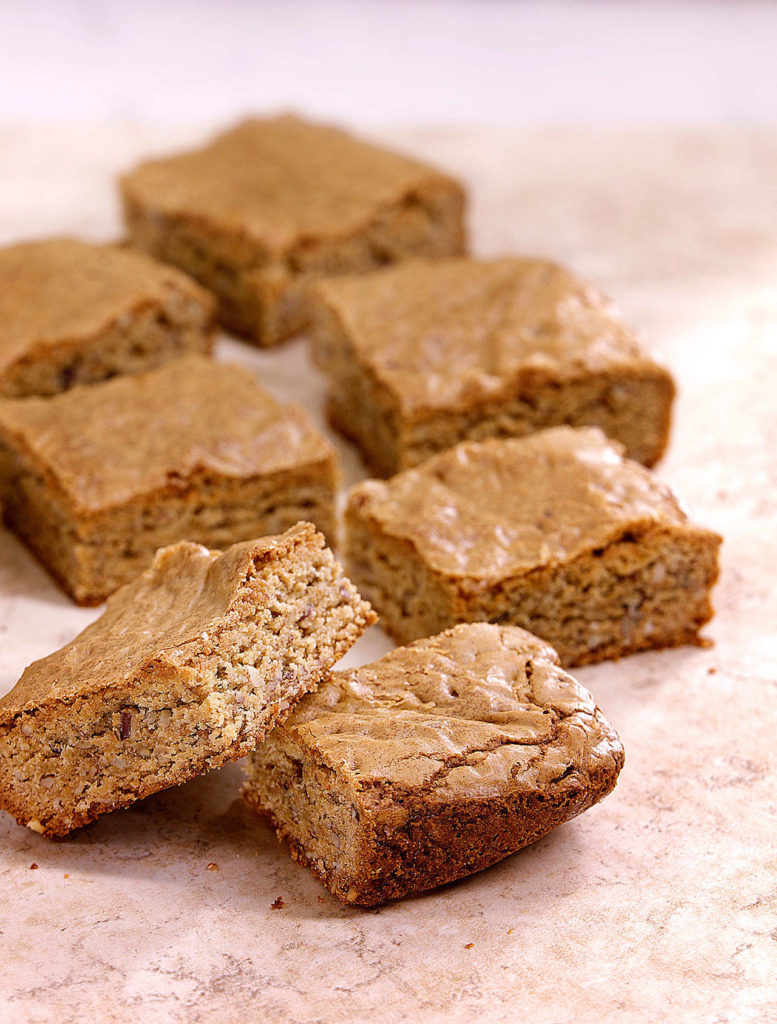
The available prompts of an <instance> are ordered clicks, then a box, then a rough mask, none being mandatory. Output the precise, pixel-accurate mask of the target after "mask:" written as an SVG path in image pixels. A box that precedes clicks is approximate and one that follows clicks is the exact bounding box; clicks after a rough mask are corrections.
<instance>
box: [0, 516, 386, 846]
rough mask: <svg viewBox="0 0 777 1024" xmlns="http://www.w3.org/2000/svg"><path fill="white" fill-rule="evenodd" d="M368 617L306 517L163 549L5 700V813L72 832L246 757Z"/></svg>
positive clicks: (1, 752) (1, 720)
mask: <svg viewBox="0 0 777 1024" xmlns="http://www.w3.org/2000/svg"><path fill="white" fill-rule="evenodd" d="M373 619H374V616H373V615H372V612H371V611H370V609H369V606H368V605H367V604H366V603H365V602H364V601H362V600H361V599H360V598H359V595H358V594H357V593H356V591H355V590H354V588H353V586H352V585H351V584H350V583H349V581H348V580H347V579H346V578H345V577H344V576H343V574H342V571H341V569H340V566H339V565H338V564H337V562H335V561H334V559H333V557H332V553H331V552H330V551H329V549H328V548H327V547H326V546H325V542H324V538H323V537H322V536H321V535H320V534H319V533H317V532H316V531H315V530H314V528H313V527H312V526H311V525H310V524H309V523H300V524H299V525H297V526H296V527H293V528H292V529H291V530H289V531H287V532H286V533H285V534H283V535H282V536H279V537H265V538H263V539H261V540H257V541H246V542H243V543H240V544H236V545H234V546H233V547H231V548H230V549H229V550H228V551H226V552H224V553H220V552H218V551H209V550H207V548H204V547H201V546H199V545H197V544H191V543H189V542H181V543H178V544H175V545H173V546H172V547H169V548H165V549H163V550H161V551H159V552H158V553H157V555H156V557H155V559H154V562H153V565H152V566H151V568H150V569H149V570H148V571H147V572H145V573H144V574H143V575H141V576H140V577H138V578H137V579H136V580H135V581H134V582H133V583H131V584H129V585H128V586H126V587H124V588H123V589H121V590H120V591H119V592H118V593H116V594H114V596H113V597H112V598H111V599H110V600H109V601H108V604H107V607H106V609H105V612H104V613H103V615H102V616H101V617H100V618H99V619H98V620H97V621H96V622H95V623H93V624H92V625H91V626H89V627H87V629H85V630H84V632H83V633H81V634H80V636H78V637H76V638H75V640H73V641H72V642H71V643H69V644H68V645H67V646H66V647H63V648H62V649H61V650H59V651H57V652H56V653H54V654H51V655H49V656H48V657H47V658H43V659H42V660H41V661H36V662H34V663H33V664H32V665H30V666H29V668H27V669H25V671H24V674H23V675H22V677H21V679H20V680H19V682H18V683H17V685H16V687H15V688H14V689H13V690H12V691H11V692H10V693H9V694H7V695H6V696H5V697H2V698H0V807H2V808H3V809H4V810H6V811H9V812H10V813H11V814H13V815H14V816H15V817H16V818H17V820H18V821H19V823H20V824H23V825H27V826H28V827H29V828H31V829H33V830H34V831H36V832H40V833H43V834H44V835H65V834H66V833H67V832H70V831H71V830H72V829H74V828H77V827H79V826H80V825H84V824H86V823H87V822H89V821H92V820H94V819H95V818H96V817H98V815H100V814H105V813H106V812H108V811H113V810H116V809H117V808H119V807H126V806H127V805H128V804H131V803H133V802H134V801H135V800H139V799H140V798H142V797H144V796H148V795H149V794H150V793H155V792H157V790H160V789H165V788H167V787H169V786H175V785H177V784H178V783H181V782H185V781H186V780H187V779H190V778H192V777H193V776H194V775H197V774H199V773H200V772H203V771H206V770H208V769H210V768H216V767H218V766H219V765H221V764H223V763H224V762H226V761H234V760H236V759H237V758H239V757H242V756H243V755H244V754H247V753H248V751H249V750H250V749H251V748H252V747H253V746H254V745H255V744H256V742H257V741H258V740H260V739H261V738H262V736H263V735H264V734H265V732H267V730H269V729H270V728H271V727H272V726H273V725H274V724H275V723H276V722H278V721H280V720H282V719H283V718H284V717H285V716H286V715H287V714H288V713H289V710H290V708H291V707H292V706H293V705H294V703H295V702H296V701H297V700H298V699H299V698H300V697H301V696H302V694H303V693H305V692H307V691H308V690H310V689H311V688H313V687H315V686H316V684H317V683H318V681H319V679H320V678H321V676H322V674H323V673H325V672H326V670H328V669H329V668H331V666H332V665H333V664H334V663H335V662H336V661H337V660H338V659H339V658H340V657H341V656H342V655H343V654H344V653H345V651H346V650H347V649H348V648H349V647H350V646H351V645H352V644H353V643H354V642H355V641H356V640H357V639H358V637H359V636H360V634H361V633H362V632H363V631H364V629H365V628H366V627H367V626H368V625H369V624H370V622H371V621H372V620H373Z"/></svg>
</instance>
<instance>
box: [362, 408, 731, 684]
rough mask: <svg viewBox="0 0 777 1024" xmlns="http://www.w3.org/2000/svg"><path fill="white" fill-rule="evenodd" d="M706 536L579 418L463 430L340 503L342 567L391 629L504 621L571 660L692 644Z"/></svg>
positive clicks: (705, 596) (710, 572)
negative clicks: (575, 424) (448, 445)
mask: <svg viewBox="0 0 777 1024" xmlns="http://www.w3.org/2000/svg"><path fill="white" fill-rule="evenodd" d="M719 545H720V537H719V536H718V535H717V534H716V533H714V532H713V531H711V530H706V529H704V528H702V527H698V526H695V525H693V524H692V523H690V522H689V521H688V519H687V516H686V515H685V513H684V512H683V510H682V508H681V507H680V505H679V504H678V502H677V500H676V499H675V497H674V496H673V495H672V493H671V491H669V489H668V488H666V487H665V486H664V485H663V484H661V483H660V482H659V481H658V480H657V479H656V478H655V477H654V476H653V475H652V474H651V473H650V472H649V471H648V470H646V469H644V467H642V466H639V465H638V464H636V463H634V462H630V461H629V460H624V459H623V457H622V455H621V453H620V451H619V449H618V448H617V447H616V446H614V445H612V444H611V443H610V442H607V441H606V439H605V438H604V437H603V435H602V434H601V433H600V432H599V431H598V430H594V429H591V428H585V429H579V430H572V429H571V428H567V427H559V428H555V429H553V430H549V431H544V432H542V433H540V434H536V435H532V436H531V437H529V438H525V439H522V440H512V441H493V440H492V441H485V442H481V443H479V444H474V443H469V442H465V443H463V444H461V445H459V446H457V447H456V448H454V449H451V450H450V451H449V452H446V453H443V454H442V455H438V456H435V457H434V458H432V459H430V460H429V461H428V462H426V463H424V464H423V465H422V466H420V467H418V468H417V469H413V470H408V471H406V472H404V473H401V474H399V475H397V476H396V477H394V478H392V479H391V480H389V481H386V482H385V483H383V482H379V481H367V482H366V483H364V484H360V485H357V486H356V487H355V488H353V489H352V491H351V493H350V495H349V500H348V507H347V511H346V554H345V558H346V565H347V567H348V571H349V573H350V574H351V576H352V577H353V579H354V580H355V581H356V583H357V586H359V588H360V590H361V591H362V593H364V595H365V596H366V597H367V598H368V599H369V600H370V601H371V602H372V603H373V604H374V606H375V608H376V609H377V611H378V613H379V614H380V616H381V624H382V625H383V627H384V628H385V629H386V630H387V631H388V632H389V633H390V634H391V635H392V636H393V637H394V639H396V640H397V641H398V642H400V643H407V642H408V641H410V640H414V639H416V638H417V637H422V636H429V635H431V634H432V633H435V632H438V631H439V630H442V629H445V628H447V627H448V626H451V625H453V624H455V623H458V622H478V621H488V622H498V623H512V624H514V625H517V626H521V627H523V628H525V629H529V630H531V632H533V633H536V634H537V635H539V636H541V637H542V638H543V639H544V640H547V641H548V642H549V643H551V644H552V645H553V646H554V647H555V648H556V650H557V651H558V653H559V655H560V657H561V660H562V663H563V664H565V665H570V666H571V665H581V664H585V663H587V662H595V661H600V660H603V659H605V658H616V657H620V656H622V655H626V654H630V653H634V652H636V651H641V650H647V649H650V648H661V647H671V646H676V645H678V644H684V643H693V642H698V633H699V630H700V628H701V627H702V626H703V625H704V623H705V622H707V621H708V620H709V619H710V617H711V616H712V606H711V603H710V590H711V588H712V586H713V584H714V583H715V580H716V579H717V575H718V560H717V555H718V548H719Z"/></svg>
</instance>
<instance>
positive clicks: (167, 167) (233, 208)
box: [121, 115, 465, 345]
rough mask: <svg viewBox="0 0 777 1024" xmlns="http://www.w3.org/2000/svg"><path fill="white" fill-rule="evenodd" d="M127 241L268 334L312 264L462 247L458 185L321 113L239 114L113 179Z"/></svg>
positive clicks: (280, 325) (285, 328)
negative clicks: (237, 120)
mask: <svg viewBox="0 0 777 1024" xmlns="http://www.w3.org/2000/svg"><path fill="white" fill-rule="evenodd" d="M121 189H122V196H123V202H124V214H125V220H126V224H127V230H128V232H129V236H130V238H131V240H132V242H133V243H134V244H135V245H137V246H138V247H139V248H141V249H144V250H146V251H147V252H149V253H151V254H152V255H154V256H157V257H159V258H160V259H163V260H166V261H167V262H169V263H173V264H175V265H176V266H179V267H181V268H182V269H183V270H185V271H187V272H188V273H189V274H191V275H192V277H195V278H196V279H197V280H198V281H200V282H202V284H204V285H205V286H206V287H207V288H209V289H210V290H211V291H213V292H215V294H216V295H217V296H218V298H219V303H220V316H221V320H222V322H223V323H224V324H225V326H226V327H228V328H230V329H231V330H234V331H236V332H238V333H239V334H243V335H246V336H248V337H249V338H250V339H252V340H253V341H254V342H256V344H258V345H275V344H277V343H278V342H279V341H282V340H283V339H284V338H286V337H288V336H289V335H291V334H294V333H295V332H296V331H298V330H300V329H301V328H302V327H303V326H304V325H305V323H306V322H307V317H308V310H307V299H306V291H307V286H308V284H309V282H311V281H312V280H315V279H317V278H320V277H322V276H330V275H337V274H343V273H360V272H362V271H365V270H373V269H374V268H376V267H380V266H383V265H384V264H387V263H395V262H397V261H399V260H404V259H407V258H408V257H412V256H415V257H419V258H422V259H425V258H429V257H439V256H454V255H459V254H460V253H462V252H463V251H464V247H465V235H464V227H463V210H464V192H463V190H462V187H461V186H460V185H459V184H458V182H456V181H454V180H453V179H452V178H450V177H448V176H447V175H445V174H442V173H440V172H439V171H437V170H435V169H433V168H431V167H428V166H426V165H425V164H422V163H419V162H418V161H416V160H412V159H409V158H407V157H405V156H401V155H399V154H397V153H392V152H391V151H389V150H386V149H383V148H381V147H379V146H375V145H372V144H370V143H367V142H365V141H362V140H361V139H356V138H354V137H353V136H351V135H349V134H347V133H346V132H344V131H341V130H339V129H336V128H333V127H330V126H329V125H323V124H315V123H311V122H308V121H303V120H300V119H299V118H296V117H293V116H288V115H287V116H282V117H272V118H267V119H250V120H247V121H244V122H243V123H241V124H239V125H237V126H236V127H234V128H232V129H231V130H229V131H226V132H224V133H223V134H221V135H219V136H218V137H217V138H215V139H213V140H212V141H211V142H210V143H209V144H208V145H206V146H204V147H203V148H201V149H197V150H195V151H192V152H187V153H182V154H179V155H177V156H172V157H169V158H167V159H160V160H151V161H149V162H147V163H144V164H141V165H140V166H139V167H137V168H135V170H133V171H131V172H130V173H129V174H127V175H126V176H125V177H124V179H123V180H122V183H121Z"/></svg>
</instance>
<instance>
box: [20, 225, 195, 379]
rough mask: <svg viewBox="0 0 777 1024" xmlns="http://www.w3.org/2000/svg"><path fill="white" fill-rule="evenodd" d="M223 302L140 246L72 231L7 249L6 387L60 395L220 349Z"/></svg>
mask: <svg viewBox="0 0 777 1024" xmlns="http://www.w3.org/2000/svg"><path fill="white" fill-rule="evenodd" d="M214 316H215V302H214V300H213V298H212V297H211V296H210V295H209V294H208V293H207V292H206V291H205V290H204V289H203V288H200V286H199V285H197V284H195V282H194V281H192V280H191V279H190V278H189V277H187V276H186V275H185V274H182V273H181V272H180V271H179V270H176V269H175V268H173V267H167V266H164V265H163V264H161V263H157V262H156V261H155V260H152V259H149V257H148V256H144V255H143V254H142V253H139V252H132V251H129V250H127V249H120V248H117V247H116V246H112V245H92V244H90V243H88V242H81V241H77V240H76V239H72V238H54V239H45V240H43V241H37V242H25V243H22V244H19V245H12V246H8V247H7V248H4V249H0V396H12V397H18V396H24V395H53V394H56V393H57V392H59V391H64V390H65V389H67V388H69V387H72V386H73V385H75V384H93V383H94V382H95V381H100V380H104V379H105V378H106V377H113V376H115V375H116V374H118V373H134V372H136V371H137V370H147V369H150V368H151V367H154V366H159V365H161V364H162V363H164V362H167V361H168V360H170V359H173V358H174V357H175V356H179V355H181V354H183V353H185V352H204V353H207V352H209V351H210V349H211V346H212V343H213V321H214Z"/></svg>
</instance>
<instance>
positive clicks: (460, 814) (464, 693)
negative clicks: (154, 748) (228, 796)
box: [243, 624, 623, 906]
mask: <svg viewBox="0 0 777 1024" xmlns="http://www.w3.org/2000/svg"><path fill="white" fill-rule="evenodd" d="M508 644H509V645H512V646H513V648H514V650H513V652H512V655H513V660H512V662H510V660H509V657H507V658H505V657H504V651H505V647H506V646H507V645H508ZM427 651H429V652H430V654H429V657H428V660H426V655H425V652H427ZM397 662H399V663H400V664H399V665H397ZM441 667H442V671H439V670H440V668H441ZM387 672H391V673H392V681H391V682H390V684H389V685H388V686H387V685H385V680H384V677H385V675H386V673H387ZM485 693H488V695H489V700H488V701H484V697H483V695H484V694H485ZM478 702H479V704H480V706H479V707H478ZM497 706H498V708H499V711H498V713H497V714H495V713H494V710H495V708H496V707H497ZM622 764H623V749H622V747H621V745H620V742H619V741H618V738H617V736H616V734H615V732H614V730H613V729H612V727H611V726H610V725H609V723H608V722H607V721H606V719H605V718H604V717H603V715H602V714H601V712H600V711H599V709H598V708H597V707H596V706H595V704H594V703H593V700H592V698H591V697H590V694H588V693H587V692H586V691H584V690H583V689H582V687H579V686H578V684H576V683H575V681H574V680H572V679H571V677H568V676H566V674H565V673H563V672H562V671H561V670H560V669H559V668H558V664H557V661H556V659H555V655H553V652H552V651H550V649H549V648H547V647H546V645H544V644H541V643H540V642H539V641H537V640H536V638H534V637H528V634H524V633H523V631H522V630H517V629H513V628H511V627H496V626H489V625H482V624H481V625H475V626H459V627H457V629H455V630H450V631H448V632H447V633H443V634H441V635H440V636H437V637H432V638H430V639H428V640H422V641H419V642H418V644H413V645H411V646H410V647H407V648H399V649H397V650H396V651H394V652H392V653H391V654H390V655H388V656H387V657H386V658H384V659H381V660H380V661H378V662H375V663H373V664H372V665H369V666H365V667H364V668H363V669H357V670H351V671H350V672H337V673H334V674H333V675H332V677H331V679H330V681H329V682H328V683H325V684H323V686H322V689H321V691H320V692H319V693H318V694H316V695H313V696H311V697H309V698H305V699H304V700H303V701H302V702H301V703H300V705H299V706H298V708H297V710H296V711H295V713H294V714H293V715H292V717H291V718H290V720H289V721H288V722H287V724H286V725H284V726H281V727H279V728H277V729H275V730H273V732H272V733H271V734H270V735H269V736H268V737H267V739H266V740H265V741H264V743H262V744H260V745H259V746H258V747H257V748H256V749H255V750H254V751H253V752H252V754H251V756H250V758H249V761H248V767H247V773H248V779H247V782H246V784H245V786H244V788H243V796H244V799H245V801H246V802H247V803H248V805H249V806H250V807H252V808H253V809H254V810H255V811H257V812H258V813H260V814H263V815H265V816H266V817H267V818H268V820H269V821H270V823H271V825H272V827H273V828H274V829H275V830H276V833H277V835H278V837H279V839H281V840H283V841H285V842H286V843H288V845H289V847H290V849H291V852H292V856H293V857H294V859H295V860H297V861H298V862H300V863H302V864H304V865H306V866H307V867H309V868H310V869H311V870H312V871H313V873H314V874H315V875H316V877H317V878H319V879H320V880H321V881H322V882H323V883H324V885H326V887H327V888H328V889H329V890H330V891H331V892H332V893H334V895H335V896H337V897H338V898H339V899H340V900H342V901H343V902H344V903H352V904H360V905H363V906H372V905H375V904H378V903H382V902H385V901H386V900H391V899H396V898H398V897H401V896H405V895H408V894H411V893H417V892H423V891H425V890H428V889H432V888H435V887H437V886H440V885H445V884H446V883H448V882H453V881H455V880H457V879H459V878H462V877H465V876H466V875H469V874H472V873H474V872H476V871H480V870H482V869H484V868H487V867H489V866H490V865H492V864H494V863H496V862H497V861H498V860H501V859H502V858H504V857H506V856H508V855H510V854H512V853H514V852H515V851H517V850H519V849H521V848H522V847H524V846H526V845H528V844H529V843H532V842H534V841H535V840H537V839H539V838H540V837H541V836H543V835H546V834H547V833H548V832H550V831H551V830H552V829H554V828H556V827H557V826H558V825H560V824H562V823H563V822H564V821H567V820H569V819H570V818H572V817H574V816H576V815H577V814H580V813H582V812H583V811H584V810H586V809H587V808H588V807H590V806H591V805H593V804H594V803H597V802H598V801H599V800H601V799H602V798H603V797H604V796H606V795H607V794H608V793H609V792H610V791H611V790H612V789H613V787H614V785H615V782H616V779H617V776H618V773H619V771H620V768H621V766H622Z"/></svg>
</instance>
